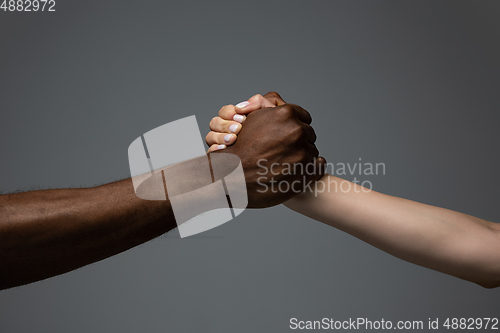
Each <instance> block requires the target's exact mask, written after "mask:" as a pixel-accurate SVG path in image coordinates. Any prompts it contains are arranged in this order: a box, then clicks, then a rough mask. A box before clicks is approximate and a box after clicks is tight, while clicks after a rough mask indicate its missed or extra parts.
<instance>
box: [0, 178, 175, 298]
mask: <svg viewBox="0 0 500 333" xmlns="http://www.w3.org/2000/svg"><path fill="white" fill-rule="evenodd" d="M174 227H176V224H175V219H174V216H173V212H172V209H171V206H170V202H169V201H168V200H167V201H149V200H142V199H139V198H138V197H137V196H136V195H135V193H134V188H133V186H132V181H131V179H125V180H122V181H118V182H115V183H111V184H106V185H103V186H98V187H94V188H82V189H58V190H42V191H33V192H26V193H16V194H8V195H2V196H0V289H6V288H10V287H14V286H19V285H22V284H27V283H30V282H34V281H38V280H41V279H45V278H48V277H51V276H54V275H58V274H62V273H65V272H68V271H71V270H74V269H76V268H79V267H82V266H84V265H87V264H90V263H93V262H96V261H99V260H102V259H104V258H107V257H110V256H112V255H115V254H118V253H120V252H123V251H125V250H127V249H130V248H132V247H134V246H136V245H139V244H142V243H144V242H146V241H148V240H150V239H153V238H155V237H157V236H159V235H161V234H163V233H165V232H167V231H168V230H170V229H172V228H174Z"/></svg>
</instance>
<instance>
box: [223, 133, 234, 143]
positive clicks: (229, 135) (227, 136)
mask: <svg viewBox="0 0 500 333" xmlns="http://www.w3.org/2000/svg"><path fill="white" fill-rule="evenodd" d="M232 136H233V135H232V134H226V135H224V141H226V142H227V143H229V141H231V137H232Z"/></svg>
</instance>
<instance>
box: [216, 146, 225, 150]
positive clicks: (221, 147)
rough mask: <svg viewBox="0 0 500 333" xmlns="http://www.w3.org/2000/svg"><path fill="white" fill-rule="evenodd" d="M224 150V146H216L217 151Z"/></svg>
mask: <svg viewBox="0 0 500 333" xmlns="http://www.w3.org/2000/svg"><path fill="white" fill-rule="evenodd" d="M224 148H226V145H218V146H217V150H221V149H224Z"/></svg>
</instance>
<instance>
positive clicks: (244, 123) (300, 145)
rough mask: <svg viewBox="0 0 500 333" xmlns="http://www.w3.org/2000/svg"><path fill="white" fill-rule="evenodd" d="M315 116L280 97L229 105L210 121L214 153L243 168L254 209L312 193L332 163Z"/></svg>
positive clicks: (208, 139) (255, 98)
mask: <svg viewBox="0 0 500 333" xmlns="http://www.w3.org/2000/svg"><path fill="white" fill-rule="evenodd" d="M311 122H312V118H311V115H310V114H309V112H307V111H306V110H304V109H303V108H302V107H300V106H298V105H295V104H287V103H286V102H285V101H284V100H283V99H282V98H281V96H280V95H279V94H278V93H276V92H270V93H267V94H265V95H264V96H262V95H255V96H253V97H251V98H250V99H249V100H248V101H245V102H241V103H239V104H237V105H236V106H234V105H226V106H224V107H222V108H221V109H220V110H219V115H218V116H217V117H214V118H213V119H212V120H211V121H210V129H211V132H209V133H208V134H207V136H206V142H207V144H208V145H209V147H210V148H209V150H208V153H211V154H217V153H220V152H227V153H232V154H235V155H237V156H238V157H239V158H240V160H241V163H242V166H243V170H244V174H245V181H246V186H247V193H248V207H249V208H265V207H271V206H275V205H278V204H280V203H283V202H285V201H287V200H288V199H291V198H292V197H293V196H294V195H296V194H298V193H300V192H301V191H299V190H298V189H304V188H308V187H309V188H310V186H311V183H314V182H315V181H316V180H318V179H319V178H321V177H322V176H323V174H324V169H325V165H326V161H325V159H324V158H323V157H320V156H319V152H318V149H317V148H316V146H315V144H314V143H315V141H316V134H315V132H314V129H313V128H312V127H311V125H310V124H311Z"/></svg>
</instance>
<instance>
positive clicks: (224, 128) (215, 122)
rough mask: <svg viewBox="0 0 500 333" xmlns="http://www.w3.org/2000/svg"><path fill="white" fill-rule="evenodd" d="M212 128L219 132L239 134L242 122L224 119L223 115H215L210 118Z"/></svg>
mask: <svg viewBox="0 0 500 333" xmlns="http://www.w3.org/2000/svg"><path fill="white" fill-rule="evenodd" d="M210 129H211V130H212V131H214V132H219V133H234V134H238V133H239V132H240V130H241V124H240V123H237V122H235V121H230V120H224V119H222V118H221V117H214V118H212V120H210Z"/></svg>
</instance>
